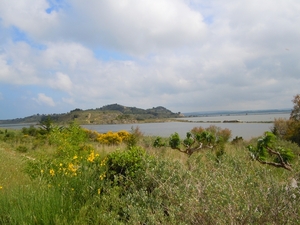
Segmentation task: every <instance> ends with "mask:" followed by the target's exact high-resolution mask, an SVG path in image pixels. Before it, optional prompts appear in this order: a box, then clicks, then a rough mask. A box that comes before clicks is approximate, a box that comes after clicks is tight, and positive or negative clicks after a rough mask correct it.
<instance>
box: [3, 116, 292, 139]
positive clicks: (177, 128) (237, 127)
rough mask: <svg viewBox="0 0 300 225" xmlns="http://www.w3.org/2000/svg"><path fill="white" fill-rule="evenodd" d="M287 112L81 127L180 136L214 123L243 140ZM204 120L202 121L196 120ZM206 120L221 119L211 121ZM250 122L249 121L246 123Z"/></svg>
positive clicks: (267, 128)
mask: <svg viewBox="0 0 300 225" xmlns="http://www.w3.org/2000/svg"><path fill="white" fill-rule="evenodd" d="M289 116H290V115H289V114H261V115H224V116H221V115H218V116H209V117H208V116H207V117H206V116H205V117H204V116H201V117H187V118H184V120H186V121H187V122H168V123H144V124H112V125H84V126H83V127H85V128H87V129H90V130H95V131H98V132H100V133H105V132H107V131H119V130H127V131H130V130H131V127H137V126H139V128H140V130H141V131H142V132H143V133H144V134H145V135H151V136H162V137H169V136H170V135H171V134H172V133H174V132H177V133H179V134H180V136H182V137H183V136H185V134H186V132H188V131H190V130H191V129H192V128H194V127H199V126H201V127H203V128H206V127H208V126H210V125H216V126H218V127H221V128H223V129H224V128H228V129H230V130H231V131H232V137H235V136H242V137H243V138H244V139H245V140H248V139H251V138H252V137H257V136H260V135H262V134H263V133H264V132H265V131H270V129H271V127H272V126H273V124H272V123H255V122H254V121H274V119H275V118H286V119H288V118H289ZM224 120H240V121H241V122H243V123H222V121H224ZM198 121H204V122H198ZM207 121H221V122H220V123H212V122H207ZM247 122H250V123H247ZM30 125H32V124H5V125H4V124H3V125H0V128H11V129H21V128H22V127H29V126H30ZM33 125H34V124H33Z"/></svg>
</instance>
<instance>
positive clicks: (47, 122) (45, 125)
mask: <svg viewBox="0 0 300 225" xmlns="http://www.w3.org/2000/svg"><path fill="white" fill-rule="evenodd" d="M39 125H40V127H41V129H42V130H44V133H46V134H48V133H50V132H51V130H52V128H53V120H52V119H51V117H50V116H47V117H43V118H42V119H41V121H40V123H39Z"/></svg>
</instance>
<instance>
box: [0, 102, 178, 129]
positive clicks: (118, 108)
mask: <svg viewBox="0 0 300 225" xmlns="http://www.w3.org/2000/svg"><path fill="white" fill-rule="evenodd" d="M47 117H50V118H51V119H52V120H53V121H54V122H55V123H59V124H66V123H69V122H71V121H74V120H76V121H77V122H78V123H79V124H82V125H83V124H126V123H139V122H154V121H164V120H165V119H168V118H178V117H181V114H180V113H173V112H172V111H170V110H168V109H166V108H164V107H162V106H158V107H153V108H151V109H141V108H136V107H128V106H122V105H119V104H111V105H106V106H103V107H101V108H96V109H87V110H82V109H79V108H76V109H74V110H71V111H70V112H68V113H61V114H48V115H45V114H36V115H32V116H28V117H24V118H16V119H12V120H0V124H10V123H12V124H15V123H38V122H39V121H41V120H43V119H45V118H47Z"/></svg>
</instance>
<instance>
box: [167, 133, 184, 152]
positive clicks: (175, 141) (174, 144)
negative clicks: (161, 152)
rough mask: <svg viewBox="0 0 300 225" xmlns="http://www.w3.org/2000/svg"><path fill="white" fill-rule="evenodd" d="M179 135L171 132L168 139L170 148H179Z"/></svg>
mask: <svg viewBox="0 0 300 225" xmlns="http://www.w3.org/2000/svg"><path fill="white" fill-rule="evenodd" d="M180 143H181V141H180V137H179V134H178V133H177V132H175V133H174V134H171V136H170V139H169V145H170V147H171V148H173V149H178V148H180Z"/></svg>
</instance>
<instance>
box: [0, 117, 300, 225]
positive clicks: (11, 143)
mask: <svg viewBox="0 0 300 225" xmlns="http://www.w3.org/2000/svg"><path fill="white" fill-rule="evenodd" d="M43 125H44V126H42V127H40V128H34V127H30V128H24V129H22V130H5V129H3V128H2V129H1V128H0V165H1V168H2V169H1V171H0V224H71V225H72V224H74V225H76V224H83V225H84V224H124V225H125V224H190V225H194V224H299V223H300V217H299V215H300V205H299V198H300V190H299V181H300V176H299V171H300V163H299V158H300V148H299V146H297V145H296V144H293V143H291V142H288V141H283V140H276V142H274V143H276V145H274V146H272V149H276V147H277V146H282V147H283V148H284V149H290V150H289V155H286V156H285V158H284V160H285V161H284V162H287V163H288V164H284V165H288V166H289V167H288V168H291V169H290V170H286V169H283V168H277V167H275V166H271V165H277V166H278V165H279V164H278V161H276V158H274V156H270V157H267V155H263V156H260V155H259V154H260V153H261V151H260V150H259V149H256V147H255V146H256V143H257V141H258V138H253V139H252V140H249V141H245V140H243V139H242V138H240V137H236V138H234V139H233V141H231V142H229V141H228V139H229V136H230V130H228V129H221V128H218V127H217V126H211V127H209V128H208V129H203V128H201V127H199V126H197V127H195V129H193V130H192V131H191V133H190V134H187V138H186V139H181V138H184V137H181V138H180V137H179V136H178V134H176V133H174V135H172V138H171V139H169V138H158V137H152V136H144V135H143V134H142V133H141V132H140V130H139V128H138V127H137V128H135V129H132V131H131V132H127V131H118V132H107V133H106V134H100V133H97V132H95V131H91V130H87V129H84V128H82V127H80V126H79V125H77V124H76V123H71V124H69V125H68V126H66V127H65V128H61V127H60V126H58V125H55V124H47V123H46V122H45V123H44V124H43ZM174 132H176V131H174ZM218 136H219V137H223V138H216V137H218ZM273 137H275V136H274V135H273ZM194 138H195V139H197V143H198V145H195V146H194V143H195V142H194ZM266 138H268V136H265V137H264V140H267V139H266ZM200 142H201V143H200ZM168 143H169V144H168ZM272 143H273V142H272ZM249 146H254V147H251V149H250V150H251V151H250V150H248V148H249ZM266 146H267V147H268V148H269V147H271V146H269V145H268V142H266ZM185 148H186V150H184V149H185ZM278 151H279V150H278ZM283 152H284V153H286V152H285V151H283ZM185 153H186V154H185ZM292 156H293V159H292ZM268 160H275V161H274V162H273V161H268ZM287 160H288V161H287ZM260 162H261V163H260ZM263 163H265V164H263ZM16 206H17V207H16Z"/></svg>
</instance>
